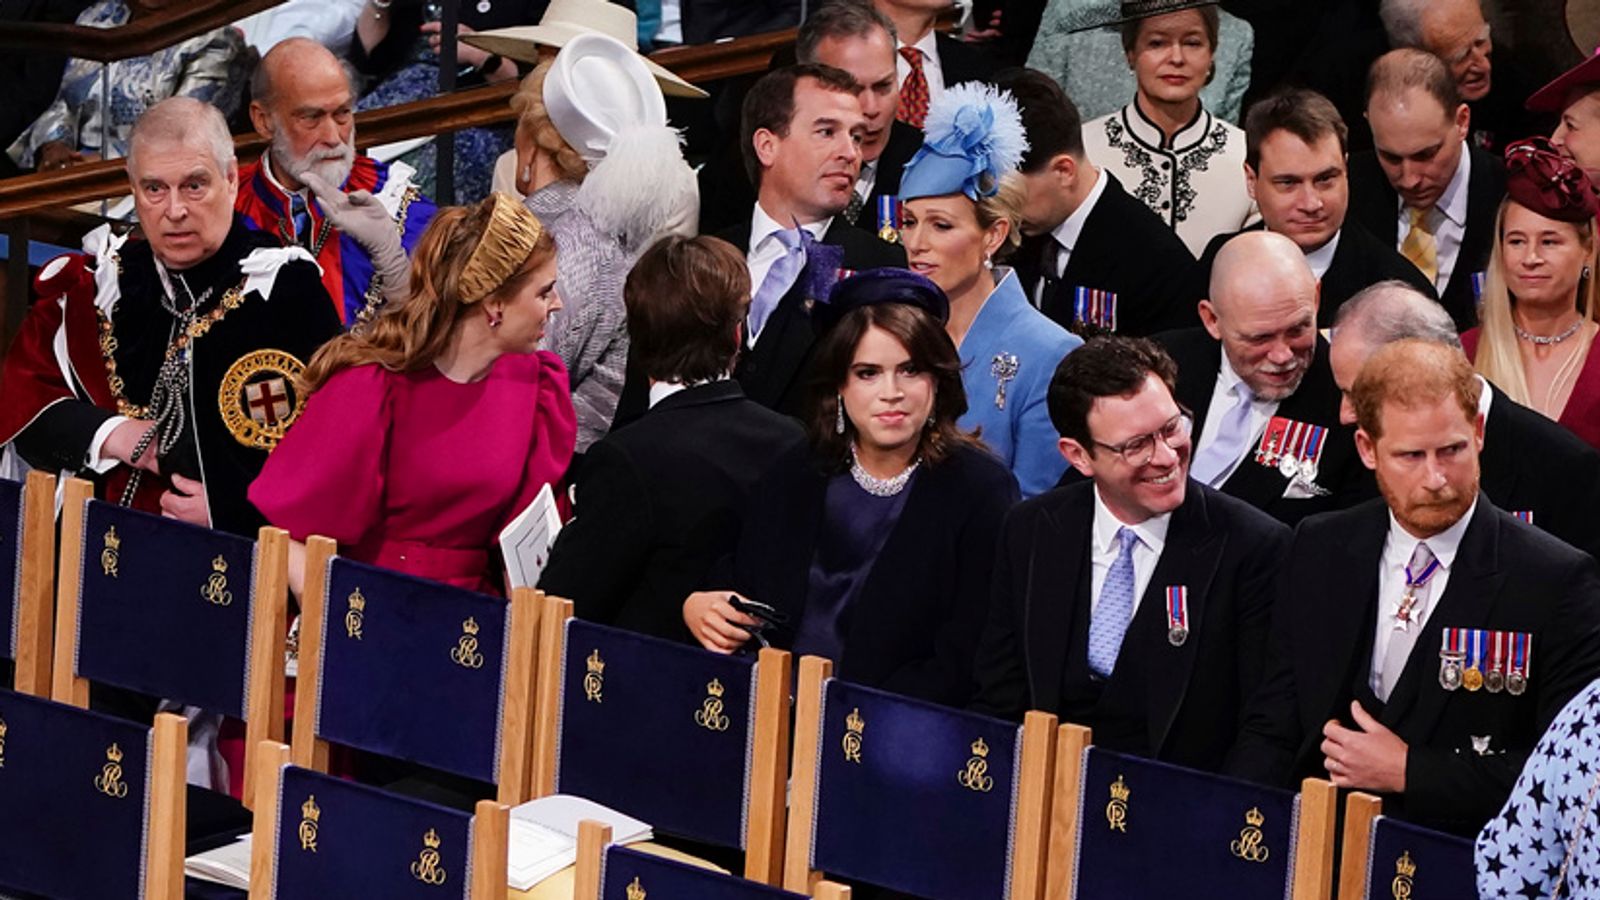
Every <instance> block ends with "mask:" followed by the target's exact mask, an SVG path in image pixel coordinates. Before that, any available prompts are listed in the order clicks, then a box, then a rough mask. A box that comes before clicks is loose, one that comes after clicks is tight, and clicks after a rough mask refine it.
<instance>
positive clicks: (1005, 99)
mask: <svg viewBox="0 0 1600 900" xmlns="http://www.w3.org/2000/svg"><path fill="white" fill-rule="evenodd" d="M924 129H925V131H926V137H925V138H924V142H923V145H922V149H920V150H918V151H917V153H916V155H915V156H913V157H912V158H911V162H909V163H907V164H906V168H905V173H904V174H903V175H902V176H901V179H900V200H901V202H902V203H903V204H904V206H903V208H902V210H901V227H900V238H901V241H902V243H904V244H905V248H906V256H907V257H908V258H909V260H910V263H911V269H912V271H915V272H917V273H919V274H922V275H926V276H927V277H928V278H929V279H930V280H932V281H933V282H934V283H935V284H937V285H939V287H941V288H943V289H944V292H945V295H946V296H948V297H949V298H950V319H949V321H948V322H947V323H945V332H946V333H947V334H949V335H950V340H952V341H954V342H955V345H956V347H957V349H958V351H959V353H960V355H961V381H962V384H963V385H964V386H965V388H966V391H967V398H968V399H967V402H968V408H967V413H966V415H964V416H962V417H961V421H960V422H959V423H958V424H959V425H960V426H961V427H962V428H965V429H969V430H972V429H976V430H977V431H978V434H979V436H980V437H981V438H982V439H983V442H984V443H985V444H988V445H989V449H991V450H993V451H994V453H995V455H996V456H998V457H1000V459H1001V461H1002V462H1004V463H1005V464H1006V465H1007V466H1009V467H1010V468H1011V474H1012V475H1014V476H1016V479H1017V484H1018V486H1019V487H1020V488H1021V489H1022V494H1023V496H1025V497H1031V496H1033V495H1034V494H1039V493H1042V492H1044V491H1047V490H1049V489H1051V488H1053V487H1055V486H1056V482H1057V481H1059V480H1060V479H1061V475H1062V473H1063V472H1065V471H1066V469H1067V461H1066V459H1065V458H1064V457H1063V456H1062V455H1061V454H1060V452H1058V451H1057V450H1056V441H1057V439H1058V437H1059V435H1057V434H1056V429H1055V426H1054V425H1052V424H1051V423H1050V413H1049V410H1048V409H1046V406H1045V395H1046V394H1047V393H1048V392H1049V388H1050V376H1051V375H1052V374H1054V372H1055V370H1056V365H1057V364H1059V363H1060V362H1061V360H1062V358H1063V357H1065V356H1066V355H1067V354H1068V353H1070V352H1072V351H1073V350H1074V349H1076V348H1077V347H1080V346H1082V345H1083V341H1082V340H1081V339H1080V338H1078V337H1077V336H1076V335H1073V334H1071V333H1069V332H1068V331H1067V330H1066V329H1064V328H1062V327H1061V326H1060V325H1057V324H1056V323H1055V322H1052V321H1051V320H1050V319H1049V318H1047V317H1046V316H1045V315H1044V314H1043V313H1041V312H1039V311H1038V310H1037V309H1034V308H1033V306H1031V305H1030V304H1029V303H1028V297H1027V295H1026V294H1025V293H1024V292H1023V290H1022V285H1021V283H1020V282H1018V281H1017V276H1016V275H1015V274H1013V273H1012V271H1011V270H1010V269H1008V268H995V267H994V262H993V260H994V257H995V256H996V255H997V254H1001V253H1004V252H1008V251H1010V250H1011V249H1013V248H1014V247H1015V246H1016V244H1017V243H1018V238H1017V230H1016V229H1017V217H1016V211H1015V209H1014V208H1013V207H1014V204H1013V203H1012V202H1008V198H1009V197H1011V195H1013V194H1014V192H1015V191H1016V190H1019V189H1020V185H1016V184H1013V185H1012V186H1011V187H1010V188H1009V189H1007V190H1001V179H1003V178H1004V177H1005V176H1006V175H1007V174H1009V173H1011V172H1014V171H1015V170H1016V167H1017V163H1018V162H1019V161H1020V160H1021V159H1022V154H1023V153H1024V152H1025V151H1026V150H1027V146H1028V144H1027V139H1026V138H1025V137H1024V136H1023V130H1022V118H1021V116H1020V115H1019V114H1018V112H1017V104H1016V101H1015V100H1013V99H1012V98H1011V95H1010V94H1007V93H1004V92H1000V91H996V90H995V89H994V88H992V87H989V86H988V85H983V84H978V83H975V82H974V83H968V84H961V85H956V86H955V87H952V88H951V89H949V90H947V91H945V92H944V93H943V94H941V95H939V97H938V99H936V100H934V101H933V105H932V106H931V107H930V108H929V110H928V119H927V123H926V125H925V126H924Z"/></svg>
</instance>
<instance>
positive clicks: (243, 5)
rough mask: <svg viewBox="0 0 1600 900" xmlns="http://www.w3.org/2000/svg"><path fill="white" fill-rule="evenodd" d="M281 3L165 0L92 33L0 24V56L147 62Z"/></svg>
mask: <svg viewBox="0 0 1600 900" xmlns="http://www.w3.org/2000/svg"><path fill="white" fill-rule="evenodd" d="M283 2H284V0H169V2H168V3H166V4H165V5H163V6H159V7H157V8H155V9H148V8H146V5H145V4H144V3H140V2H139V0H134V2H133V3H132V4H131V10H130V12H131V15H129V17H128V22H127V24H125V25H119V26H117V27H116V28H90V27H88V26H86V25H63V24H59V23H56V22H0V51H6V52H14V53H26V52H29V51H37V50H38V49H39V48H40V47H49V48H50V52H51V53H53V54H58V55H64V56H73V57H77V58H78V59H92V60H94V61H95V62H115V61H116V60H119V59H130V58H132V57H135V56H148V55H150V54H152V53H154V52H156V51H157V50H164V49H166V48H167V47H171V46H172V45H174V44H177V43H179V42H180V41H186V40H188V39H189V38H192V37H196V36H198V35H202V34H205V33H206V32H208V31H211V30H212V29H214V28H221V27H223V26H224V25H228V24H231V23H233V22H237V21H239V20H240V19H242V18H244V17H245V16H248V15H253V14H255V13H258V12H261V11H262V10H264V9H271V8H272V7H274V6H277V5H279V4H281V3H283Z"/></svg>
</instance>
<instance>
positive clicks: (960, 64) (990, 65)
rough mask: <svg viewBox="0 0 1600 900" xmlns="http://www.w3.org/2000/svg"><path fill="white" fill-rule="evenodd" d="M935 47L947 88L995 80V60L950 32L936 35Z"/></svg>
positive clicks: (934, 38) (934, 37)
mask: <svg viewBox="0 0 1600 900" xmlns="http://www.w3.org/2000/svg"><path fill="white" fill-rule="evenodd" d="M933 45H934V48H935V49H937V50H938V51H939V69H940V72H941V74H943V75H944V86H945V87H953V86H955V85H958V84H962V83H964V82H968V81H989V80H990V79H992V78H994V73H995V62H994V60H993V59H990V58H989V56H988V55H987V54H985V53H984V52H983V51H982V50H979V49H978V48H976V47H974V46H972V45H971V44H968V43H967V42H965V41H963V40H961V39H960V38H958V37H955V36H953V35H951V34H950V33H949V32H945V31H940V32H937V33H935V34H934V36H933Z"/></svg>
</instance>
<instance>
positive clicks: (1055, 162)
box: [999, 69, 1195, 336]
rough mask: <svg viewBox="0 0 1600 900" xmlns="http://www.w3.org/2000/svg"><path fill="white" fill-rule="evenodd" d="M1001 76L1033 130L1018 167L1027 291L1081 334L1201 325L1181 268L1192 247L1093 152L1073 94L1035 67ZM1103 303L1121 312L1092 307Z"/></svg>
mask: <svg viewBox="0 0 1600 900" xmlns="http://www.w3.org/2000/svg"><path fill="white" fill-rule="evenodd" d="M999 85H1000V87H1001V88H1003V89H1005V90H1008V91H1010V92H1011V93H1012V95H1013V96H1014V97H1016V100H1017V108H1018V109H1019V110H1020V111H1021V112H1022V124H1023V128H1025V129H1026V130H1027V133H1028V152H1027V153H1026V154H1025V155H1024V156H1023V157H1022V175H1021V178H1022V184H1023V193H1024V195H1025V200H1024V203H1023V207H1022V210H1021V219H1022V223H1021V229H1022V233H1023V234H1024V235H1025V236H1026V239H1025V240H1024V241H1023V242H1022V246H1021V247H1020V248H1018V250H1017V252H1016V253H1015V254H1013V255H1012V266H1013V267H1014V268H1015V270H1016V273H1017V278H1018V279H1019V280H1020V281H1021V282H1022V288H1023V290H1024V291H1026V292H1027V294H1028V299H1029V300H1031V301H1032V302H1033V305H1034V306H1036V307H1038V308H1039V310H1040V311H1041V312H1043V313H1044V314H1045V315H1047V316H1049V317H1050V318H1052V319H1054V320H1055V321H1057V322H1059V323H1060V324H1061V325H1062V327H1064V328H1068V329H1070V330H1073V331H1078V332H1080V333H1087V334H1093V333H1099V332H1103V331H1115V332H1117V333H1118V334H1127V335H1135V336H1149V335H1152V334H1155V333H1156V332H1158V331H1165V330H1167V329H1170V328H1183V327H1186V326H1189V325H1193V324H1195V313H1194V305H1193V301H1192V300H1191V299H1189V298H1187V297H1185V296H1184V291H1183V289H1182V288H1183V284H1182V282H1183V279H1182V278H1181V277H1177V276H1176V275H1175V273H1183V272H1186V271H1187V270H1188V269H1189V267H1190V266H1192V265H1193V264H1194V256H1193V255H1192V254H1190V253H1189V248H1188V247H1186V246H1184V243H1183V241H1182V239H1180V238H1179V237H1178V235H1177V233H1176V232H1174V231H1173V230H1172V229H1171V228H1170V227H1168V225H1167V224H1166V223H1165V222H1163V221H1162V220H1161V218H1160V217H1159V216H1157V215H1156V214H1155V213H1153V212H1151V211H1150V208H1149V207H1147V206H1145V205H1144V204H1143V203H1141V202H1140V201H1139V200H1137V199H1135V198H1134V197H1132V196H1131V195H1129V194H1128V192H1127V191H1126V190H1124V189H1123V186H1122V184H1121V182H1119V181H1117V179H1116V178H1115V177H1114V176H1113V175H1111V173H1109V172H1106V171H1104V170H1103V169H1100V168H1099V167H1097V166H1096V165H1095V164H1094V163H1092V162H1091V161H1090V160H1089V157H1088V156H1087V155H1086V154H1085V153H1084V149H1083V123H1082V120H1081V119H1080V118H1079V116H1078V108H1077V107H1076V106H1075V105H1073V103H1072V100H1071V99H1070V98H1069V97H1067V95H1066V94H1065V93H1063V92H1062V90H1061V87H1060V86H1059V85H1057V84H1056V82H1055V80H1054V79H1052V78H1051V77H1050V76H1048V75H1046V74H1044V73H1043V72H1038V71H1035V70H1033V69H1015V70H1011V71H1010V72H1008V73H1006V74H1004V75H1002V77H1001V78H1000V79H999ZM1080 297H1082V298H1084V299H1085V300H1088V299H1090V298H1091V297H1092V298H1093V299H1094V300H1096V301H1098V302H1097V303H1090V302H1083V303H1080V302H1079V299H1080ZM1105 310H1115V313H1114V316H1111V315H1096V314H1095V313H1096V312H1100V311H1105ZM1112 318H1114V319H1115V321H1114V322H1113V321H1111V319H1112ZM1113 325H1114V326H1115V327H1110V326H1113Z"/></svg>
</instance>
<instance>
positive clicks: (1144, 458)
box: [1091, 409, 1194, 469]
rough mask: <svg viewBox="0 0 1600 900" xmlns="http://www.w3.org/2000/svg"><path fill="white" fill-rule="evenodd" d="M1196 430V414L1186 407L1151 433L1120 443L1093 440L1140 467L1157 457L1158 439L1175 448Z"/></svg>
mask: <svg viewBox="0 0 1600 900" xmlns="http://www.w3.org/2000/svg"><path fill="white" fill-rule="evenodd" d="M1193 430H1194V416H1192V415H1190V413H1189V411H1188V410H1186V409H1184V410H1180V411H1179V413H1178V414H1177V415H1175V416H1173V417H1172V418H1170V419H1168V420H1167V421H1166V424H1164V425H1162V426H1161V428H1160V429H1158V430H1156V431H1152V432H1150V433H1149V434H1141V435H1137V436H1135V437H1131V438H1128V439H1127V440H1125V441H1123V442H1122V443H1120V444H1107V443H1104V442H1102V441H1091V442H1092V443H1093V444H1094V445H1095V446H1097V447H1104V448H1105V449H1107V450H1110V451H1111V452H1112V453H1115V454H1117V455H1118V456H1120V457H1122V461H1123V462H1125V463H1127V464H1128V465H1130V466H1132V467H1133V468H1136V469H1137V468H1138V467H1140V466H1143V465H1148V464H1149V463H1150V460H1152V459H1155V457H1156V440H1157V439H1160V441H1161V442H1162V443H1163V444H1166V445H1167V446H1168V447H1170V448H1171V449H1173V450H1176V449H1178V448H1179V447H1182V446H1183V444H1184V442H1185V441H1187V440H1188V439H1189V434H1190V432H1192V431H1193Z"/></svg>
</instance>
